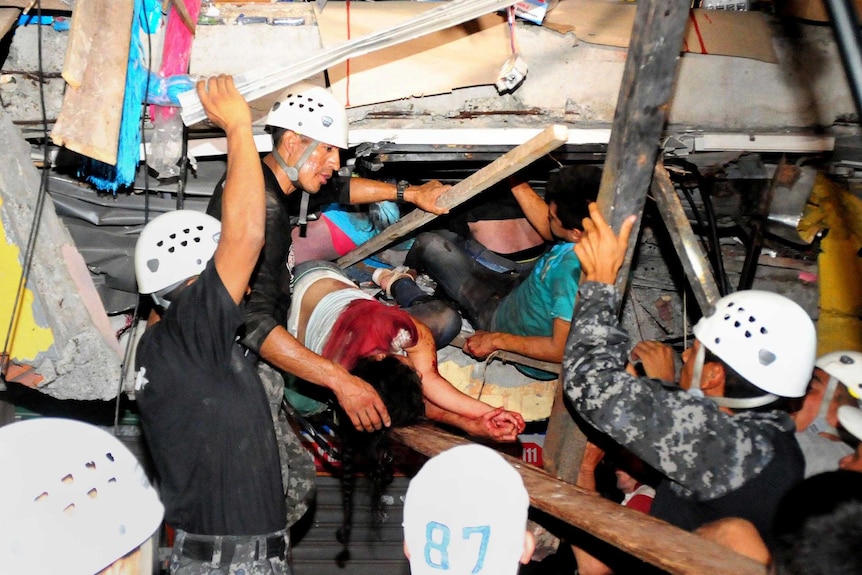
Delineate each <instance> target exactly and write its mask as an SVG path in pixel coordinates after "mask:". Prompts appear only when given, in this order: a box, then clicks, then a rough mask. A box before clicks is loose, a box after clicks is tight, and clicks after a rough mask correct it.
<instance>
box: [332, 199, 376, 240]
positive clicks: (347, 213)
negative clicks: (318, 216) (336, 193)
mask: <svg viewBox="0 0 862 575" xmlns="http://www.w3.org/2000/svg"><path fill="white" fill-rule="evenodd" d="M322 213H323V215H325V216H326V217H327V218H329V221H331V222H332V223H333V224H335V225H336V227H338V229H340V230H341V231H342V232H344V234H345V235H346V236H347V237H349V238H350V239H351V240H353V243H355V244H356V245H357V246H358V245H360V244H364V243H365V242H367V241H368V240H370V239H371V238H373V237H374V236H376V235H377V230H375V229H374V226H373V225H372V224H371V220H370V219H369V217H368V213H367V212H364V211H363V212H360V211H354V210H350V209H347V210H345V209H344V206H342V205H340V204H330V205H328V206H325V207H324V208H323V210H322Z"/></svg>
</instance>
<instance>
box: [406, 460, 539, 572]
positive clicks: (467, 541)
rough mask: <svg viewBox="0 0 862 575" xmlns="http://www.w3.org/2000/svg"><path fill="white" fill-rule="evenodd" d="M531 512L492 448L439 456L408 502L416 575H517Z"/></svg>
mask: <svg viewBox="0 0 862 575" xmlns="http://www.w3.org/2000/svg"><path fill="white" fill-rule="evenodd" d="M529 507H530V497H529V495H528V493H527V490H526V488H525V487H524V481H523V480H522V479H521V475H520V474H519V473H518V472H517V471H516V470H515V468H514V467H513V466H512V465H511V464H510V463H509V462H508V461H506V460H505V459H504V458H503V456H501V455H500V454H499V453H497V452H496V451H494V450H493V449H491V448H490V447H486V446H484V445H477V444H465V445H459V446H456V447H453V448H451V449H448V450H446V451H443V452H441V453H439V454H438V455H435V456H434V457H432V458H431V459H429V460H428V461H427V462H426V463H425V465H423V466H422V468H421V469H420V470H419V472H418V473H417V474H416V476H415V477H413V479H411V480H410V485H409V486H408V487H407V493H406V495H405V497H404V542H405V544H406V546H407V549H408V550H409V551H410V573H412V574H413V575H435V574H437V573H440V572H441V569H443V570H445V571H448V572H449V573H453V574H467V573H471V572H472V573H493V574H494V575H515V574H516V573H517V572H518V567H519V566H520V565H519V560H520V558H521V555H523V553H524V541H525V538H526V530H527V512H528V510H529Z"/></svg>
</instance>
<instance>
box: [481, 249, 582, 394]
mask: <svg viewBox="0 0 862 575" xmlns="http://www.w3.org/2000/svg"><path fill="white" fill-rule="evenodd" d="M574 246H575V244H572V243H560V244H556V245H554V246H553V247H551V249H550V250H549V251H548V253H546V254H545V255H543V256H542V257H541V258H540V259H539V261H537V262H536V266H535V267H534V268H533V271H532V272H530V275H529V276H528V277H527V279H525V280H524V281H523V282H522V283H521V284H520V285H519V286H518V287H517V288H515V289H514V290H513V291H512V292H511V293H510V294H509V295H508V296H506V297H505V298H504V299H503V301H501V302H500V305H499V306H498V307H497V311H496V312H495V313H494V319H493V327H494V330H495V331H501V332H505V333H511V334H515V335H521V336H538V337H550V336H551V335H553V333H554V322H553V320H554V319H558V318H559V319H562V320H565V321H568V322H570V321H572V313H573V312H574V309H575V298H576V297H577V294H578V281H579V280H580V276H581V262H580V261H579V260H578V256H576V255H575V251H574ZM519 369H520V370H521V371H522V372H523V373H525V374H527V375H530V376H531V377H537V378H541V379H547V378H548V375H549V374H548V372H545V371H541V370H537V369H532V368H528V367H521V366H519ZM554 377H555V376H554Z"/></svg>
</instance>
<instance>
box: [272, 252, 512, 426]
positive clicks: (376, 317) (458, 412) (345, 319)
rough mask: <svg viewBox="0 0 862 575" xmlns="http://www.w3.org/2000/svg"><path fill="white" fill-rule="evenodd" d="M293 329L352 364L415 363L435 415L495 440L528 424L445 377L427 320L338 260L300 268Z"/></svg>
mask: <svg viewBox="0 0 862 575" xmlns="http://www.w3.org/2000/svg"><path fill="white" fill-rule="evenodd" d="M287 327H288V331H290V332H291V334H293V335H294V336H295V337H296V338H297V339H298V340H299V341H300V342H301V343H303V344H304V345H305V346H306V347H307V348H308V349H310V350H312V351H314V352H316V353H319V354H320V355H322V356H323V357H325V358H327V359H331V360H332V361H334V362H336V363H338V364H340V365H342V366H344V367H345V368H346V369H348V370H352V369H353V368H354V367H355V366H356V364H357V362H358V361H359V360H360V359H363V358H370V359H382V358H384V357H388V356H394V357H396V358H397V359H398V360H400V361H401V362H403V363H405V364H406V365H408V366H410V367H411V368H413V369H414V370H415V371H416V373H417V374H418V376H419V379H420V381H421V388H422V396H423V399H424V402H425V416H426V417H427V418H428V419H431V420H433V421H438V422H441V423H446V424H449V425H453V426H455V427H458V428H459V429H462V430H464V431H465V432H467V433H469V434H470V435H473V436H475V437H484V438H487V439H491V440H494V441H515V440H516V439H517V436H518V434H519V433H520V432H521V431H523V429H524V419H523V417H521V415H520V414H518V413H515V412H512V411H507V410H504V409H502V408H499V407H498V408H494V407H491V406H490V405H488V404H486V403H483V402H481V401H479V400H476V399H473V398H472V397H470V396H468V395H465V394H464V393H462V392H460V391H459V390H458V389H456V388H455V387H454V386H453V385H452V384H451V383H449V382H448V381H447V380H446V379H444V378H443V376H441V375H440V373H439V372H438V371H437V349H436V346H435V343H434V338H433V336H432V333H431V331H430V330H429V329H428V327H427V326H426V325H425V324H423V323H422V322H421V321H420V320H418V319H417V318H415V317H413V316H411V315H410V314H408V313H407V312H406V311H404V310H402V309H399V308H397V307H394V306H390V305H387V304H384V303H382V302H380V301H377V300H376V299H374V297H373V296H371V295H369V294H366V293H365V292H364V291H362V290H361V289H359V288H358V287H357V286H356V284H354V283H353V282H352V281H351V280H350V279H349V278H348V277H347V276H346V275H345V274H344V272H343V271H342V270H341V269H340V268H339V267H338V266H337V265H335V264H333V263H331V262H322V261H320V262H306V263H303V264H301V265H300V266H298V267H297V269H296V275H295V277H294V280H293V305H292V306H291V310H290V315H289V317H288V321H287ZM405 385H409V383H407V382H405Z"/></svg>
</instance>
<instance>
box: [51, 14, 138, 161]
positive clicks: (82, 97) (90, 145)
mask: <svg viewBox="0 0 862 575" xmlns="http://www.w3.org/2000/svg"><path fill="white" fill-rule="evenodd" d="M133 12H134V2H133V0H77V2H76V3H75V12H74V14H73V15H72V25H71V29H70V36H69V44H68V46H67V48H66V60H65V62H64V64H63V78H64V79H65V80H66V82H68V84H69V86H67V88H66V94H65V95H64V97H63V105H62V107H61V109H60V114H59V115H58V116H57V121H56V122H55V123H54V129H53V130H52V131H51V139H52V140H53V141H54V143H55V144H57V145H58V146H65V147H67V148H69V149H70V150H72V151H74V152H78V153H79V154H83V155H85V156H87V157H89V158H94V159H96V160H99V161H101V162H105V163H106V164H111V165H116V163H117V150H118V147H119V138H120V123H121V121H122V116H123V97H124V95H125V93H126V69H127V67H128V61H129V45H130V41H131V37H132V15H133Z"/></svg>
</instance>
